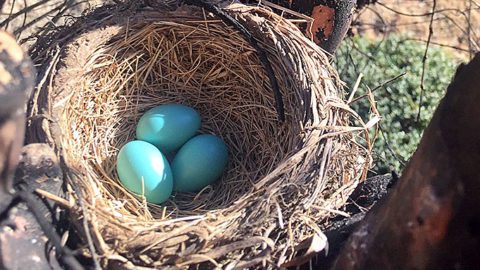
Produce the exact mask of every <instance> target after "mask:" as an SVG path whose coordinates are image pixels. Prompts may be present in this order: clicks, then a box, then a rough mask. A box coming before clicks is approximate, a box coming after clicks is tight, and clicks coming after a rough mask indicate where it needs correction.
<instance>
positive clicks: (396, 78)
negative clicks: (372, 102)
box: [348, 72, 407, 105]
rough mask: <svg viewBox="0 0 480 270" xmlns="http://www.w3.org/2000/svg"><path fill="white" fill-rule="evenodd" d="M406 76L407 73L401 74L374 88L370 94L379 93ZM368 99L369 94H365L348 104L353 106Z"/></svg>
mask: <svg viewBox="0 0 480 270" xmlns="http://www.w3.org/2000/svg"><path fill="white" fill-rule="evenodd" d="M405 74H407V73H406V72H404V73H402V74H399V75H397V76H395V77H394V78H392V79H390V80H388V81H386V82H384V83H382V84H380V85H378V86H376V87H375V88H373V89H372V90H371V91H370V92H371V93H373V92H375V91H377V90H378V89H380V88H382V87H384V86H385V85H387V84H390V83H392V82H394V81H396V80H398V79H399V78H401V77H403V76H405ZM366 97H368V94H365V95H362V96H360V97H357V98H355V99H353V100H351V101H349V102H348V104H349V105H351V104H353V103H355V102H357V101H359V100H361V99H363V98H366Z"/></svg>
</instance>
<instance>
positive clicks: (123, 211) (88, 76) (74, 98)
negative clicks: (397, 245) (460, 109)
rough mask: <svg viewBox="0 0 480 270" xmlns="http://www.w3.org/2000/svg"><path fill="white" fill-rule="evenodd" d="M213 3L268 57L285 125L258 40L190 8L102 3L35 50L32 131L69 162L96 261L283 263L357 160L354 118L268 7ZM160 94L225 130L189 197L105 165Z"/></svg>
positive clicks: (325, 72) (322, 62)
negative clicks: (205, 176)
mask: <svg viewBox="0 0 480 270" xmlns="http://www.w3.org/2000/svg"><path fill="white" fill-rule="evenodd" d="M224 10H225V11H226V12H227V13H228V14H230V15H231V16H233V17H234V18H236V19H237V20H238V22H239V23H240V24H241V25H243V26H244V27H245V28H246V29H248V30H249V31H250V33H251V34H252V35H253V36H254V38H255V39H256V40H257V41H258V45H259V47H260V48H261V49H262V50H264V52H265V53H266V56H267V57H268V61H269V62H270V64H271V66H272V69H273V73H274V75H275V77H276V79H277V81H278V86H279V90H280V92H281V94H282V100H283V108H284V112H285V121H283V122H282V121H279V120H278V117H279V110H278V108H277V107H278V102H276V101H275V95H274V91H273V88H272V84H271V82H272V81H271V78H270V77H269V74H268V72H267V71H266V69H265V66H264V64H263V63H262V62H261V61H260V58H259V52H258V50H257V49H255V48H254V46H252V44H251V43H250V42H249V41H248V40H247V39H246V38H245V35H244V34H242V33H241V32H239V31H237V30H236V29H235V28H234V27H232V26H229V25H227V24H225V22H224V21H223V20H222V19H220V18H218V17H216V16H215V15H212V14H210V13H207V12H205V11H204V10H202V9H200V8H197V7H191V6H183V7H180V8H178V9H176V10H174V11H158V10H153V9H149V8H145V9H135V10H132V9H130V10H126V11H120V10H119V9H116V8H115V7H102V8H99V9H97V10H95V11H93V12H92V13H91V14H89V15H86V16H85V17H83V18H80V19H79V20H78V21H77V22H75V23H73V24H71V25H69V26H65V27H64V28H61V29H57V30H54V31H52V32H51V33H48V34H46V35H44V36H43V37H42V38H40V39H39V40H38V41H37V44H36V45H35V46H34V47H33V49H32V50H31V55H32V56H33V58H34V60H35V61H36V62H37V63H41V67H40V76H39V83H38V87H37V89H36V91H35V93H34V94H33V95H32V100H31V102H30V106H29V114H30V116H31V117H30V123H29V127H28V128H29V132H28V134H27V136H28V138H27V140H28V141H29V142H33V141H36V142H38V141H42V142H45V141H46V142H48V143H50V144H52V145H54V146H55V149H56V150H57V152H58V154H59V156H60V157H61V160H63V161H64V172H65V174H64V175H65V183H66V185H67V187H68V190H69V191H70V192H69V198H68V199H69V200H70V201H71V202H72V203H71V204H70V205H69V206H68V207H69V208H70V213H71V214H72V223H74V225H76V227H77V229H78V232H79V234H80V236H81V237H82V239H84V240H85V242H86V243H88V244H89V245H87V246H89V248H86V250H85V254H87V255H89V256H92V258H93V259H94V260H95V261H97V262H98V263H99V264H101V265H102V266H105V267H119V266H120V265H121V266H123V267H124V268H134V267H137V266H142V267H147V268H165V267H167V266H175V267H180V268H183V267H188V266H199V265H202V266H205V267H213V266H216V267H229V269H235V268H237V269H242V268H246V267H269V268H276V267H280V266H287V265H292V264H294V262H295V261H296V260H298V258H302V257H303V258H305V257H308V256H310V255H311V254H307V253H308V252H312V251H315V249H313V250H312V249H311V248H309V247H310V246H309V245H310V244H312V246H313V245H317V246H318V244H319V243H320V246H321V245H322V243H323V242H322V241H321V239H322V237H323V234H322V233H321V231H322V228H323V227H324V225H325V224H327V221H328V218H329V217H331V216H332V215H333V214H334V213H337V211H336V210H337V209H339V208H340V207H341V206H343V205H344V204H345V202H346V199H347V197H348V195H349V194H350V192H351V191H352V189H353V188H354V187H355V185H356V184H357V183H358V181H359V180H360V179H362V177H364V175H365V172H366V170H367V169H368V165H369V163H370V154H369V151H368V150H366V148H364V147H362V146H361V144H360V143H358V142H357V141H359V138H361V137H362V136H363V137H362V138H363V139H362V140H360V141H367V142H368V138H366V137H367V136H368V132H366V131H365V129H364V128H353V127H350V126H349V123H350V121H351V120H352V117H356V114H355V113H354V112H353V111H351V110H350V108H349V107H348V105H347V104H346V103H345V102H344V101H343V93H342V88H341V85H340V81H339V80H338V78H337V74H336V72H335V70H334V69H333V68H332V67H331V66H330V64H329V60H328V58H327V56H326V55H325V54H324V53H323V52H322V51H321V50H320V49H319V48H318V47H317V46H316V45H315V44H314V43H313V42H311V41H310V40H309V39H307V38H305V37H304V36H303V34H302V33H301V32H300V31H299V30H298V28H297V27H296V26H295V25H294V24H292V23H291V22H289V21H287V20H286V19H283V18H282V17H280V16H278V15H276V14H275V13H273V12H272V11H271V10H268V9H266V8H263V7H260V6H255V7H249V6H245V5H241V4H233V5H228V6H225V7H224ZM165 103H181V104H185V105H188V106H191V107H193V108H195V109H196V110H198V111H199V113H200V115H201V116H202V130H201V132H202V133H210V134H215V135H218V136H220V137H221V138H222V139H223V140H224V141H225V142H226V144H227V146H228V149H229V157H230V161H229V165H228V168H227V170H226V172H225V173H224V174H223V176H222V178H221V179H220V180H219V181H217V182H216V183H215V184H213V185H211V186H208V187H207V188H205V189H204V190H202V191H201V192H199V193H198V194H181V193H174V194H173V196H172V197H171V199H170V200H169V201H168V202H166V203H164V204H163V205H152V204H148V203H147V202H146V201H145V200H144V199H143V198H142V197H138V196H135V195H132V194H131V193H130V192H128V191H127V190H125V188H123V187H122V185H121V184H120V182H119V180H118V177H117V174H116V170H115V163H116V156H117V153H118V151H119V149H120V148H121V147H122V146H123V145H124V144H126V143H127V142H128V141H131V140H133V139H135V127H136V123H137V122H138V120H139V118H140V117H141V115H142V114H143V113H144V112H145V111H146V110H148V109H150V108H152V107H154V106H158V105H161V104H165ZM365 139H366V140H365ZM367 148H368V147H367ZM319 239H320V240H319ZM306 243H307V244H306ZM308 243H310V244H308ZM307 249H308V252H307V253H306V251H305V250H307ZM320 249H321V248H320ZM316 251H318V249H317V250H316Z"/></svg>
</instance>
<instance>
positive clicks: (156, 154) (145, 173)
mask: <svg viewBox="0 0 480 270" xmlns="http://www.w3.org/2000/svg"><path fill="white" fill-rule="evenodd" d="M117 173H118V177H119V178H120V182H122V184H123V186H124V187H125V188H127V189H128V190H130V191H131V192H133V193H136V194H137V195H142V194H143V195H144V196H145V198H146V200H147V201H148V202H151V203H156V204H160V203H163V202H165V201H166V200H168V197H170V195H171V194H172V189H173V178H172V170H171V169H170V165H169V164H168V161H167V159H166V158H165V156H164V155H163V154H162V153H161V152H160V151H159V150H158V149H157V148H156V147H155V146H154V145H152V144H150V143H147V142H143V141H131V142H129V143H127V144H125V145H124V146H123V147H122V149H120V152H118V157H117ZM142 181H143V185H142ZM142 186H143V188H142Z"/></svg>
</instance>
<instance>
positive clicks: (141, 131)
mask: <svg viewBox="0 0 480 270" xmlns="http://www.w3.org/2000/svg"><path fill="white" fill-rule="evenodd" d="M199 128H200V114H198V112H197V111H196V110H194V109H192V108H190V107H188V106H184V105H180V104H165V105H160V106H157V107H154V108H152V109H150V110H148V111H147V112H146V113H145V114H144V115H143V116H142V117H141V118H140V120H139V122H138V125H137V130H136V131H137V139H139V140H142V141H146V142H149V143H151V144H153V145H155V146H156V147H157V148H158V149H160V151H162V153H170V152H173V151H176V150H178V149H179V148H180V147H181V146H182V145H183V144H184V143H186V142H187V141H188V140H189V139H190V138H192V137H193V136H194V135H195V133H196V132H197V130H198V129H199Z"/></svg>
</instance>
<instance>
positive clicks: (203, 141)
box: [172, 134, 228, 192]
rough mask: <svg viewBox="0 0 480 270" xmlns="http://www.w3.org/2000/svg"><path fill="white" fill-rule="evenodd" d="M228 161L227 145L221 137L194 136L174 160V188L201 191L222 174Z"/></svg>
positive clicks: (183, 190)
mask: <svg viewBox="0 0 480 270" xmlns="http://www.w3.org/2000/svg"><path fill="white" fill-rule="evenodd" d="M227 162H228V151H227V146H226V145H225V143H224V142H223V141H222V140H221V139H220V138H218V137H216V136H213V135H206V134H205V135H198V136H196V137H193V138H192V139H190V140H189V141H188V142H186V143H185V144H184V145H183V146H182V148H180V150H179V151H178V152H177V154H176V156H175V158H174V159H173V161H172V173H173V179H174V190H176V191H180V192H196V191H200V190H201V189H202V188H204V187H206V186H208V185H209V184H211V183H213V182H214V181H215V180H217V179H218V178H219V177H220V176H221V175H222V173H223V171H224V170H225V167H226V166H227Z"/></svg>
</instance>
